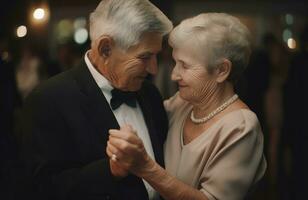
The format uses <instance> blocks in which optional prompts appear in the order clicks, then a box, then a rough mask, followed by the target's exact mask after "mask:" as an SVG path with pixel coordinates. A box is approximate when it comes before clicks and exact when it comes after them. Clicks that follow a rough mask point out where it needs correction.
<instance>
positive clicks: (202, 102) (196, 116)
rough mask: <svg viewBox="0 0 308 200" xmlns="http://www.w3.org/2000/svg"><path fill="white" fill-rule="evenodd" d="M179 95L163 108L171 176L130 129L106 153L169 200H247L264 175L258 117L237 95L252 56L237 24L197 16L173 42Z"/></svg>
mask: <svg viewBox="0 0 308 200" xmlns="http://www.w3.org/2000/svg"><path fill="white" fill-rule="evenodd" d="M169 44H170V45H171V47H172V48H173V53H172V56H173V58H174V60H175V62H176V64H175V67H174V69H173V71H172V75H171V78H172V80H173V81H176V82H177V83H178V85H179V92H178V93H177V94H176V95H175V96H173V97H172V98H170V99H169V100H167V101H166V102H165V107H166V110H167V112H168V116H169V121H170V122H169V123H170V129H169V133H168V136H167V140H166V143H165V165H166V170H165V169H163V168H162V167H161V166H159V165H158V164H157V163H155V162H154V161H153V160H152V159H151V158H150V156H149V155H148V154H147V152H146V150H145V149H144V147H143V144H142V142H141V140H140V139H139V138H138V133H136V132H135V131H134V130H133V127H131V126H129V125H128V126H124V127H122V128H121V130H110V137H109V141H108V146H107V154H108V155H109V156H110V158H111V159H112V160H113V161H114V162H115V163H116V165H117V166H119V167H120V168H121V169H122V170H123V171H122V172H123V176H125V172H126V171H129V172H131V173H133V174H135V175H137V176H139V177H142V178H143V179H144V180H145V181H147V182H148V183H150V184H151V185H152V186H153V187H154V188H155V189H156V190H157V191H158V192H159V193H160V194H161V196H162V197H163V198H164V199H166V200H170V199H176V200H188V199H189V200H192V199H196V200H197V199H200V200H201V199H202V200H206V199H222V200H238V199H243V198H245V196H246V195H247V193H248V192H249V190H250V189H251V188H252V186H253V185H254V184H255V183H256V182H257V181H258V180H260V178H261V177H262V176H263V174H264V172H265V168H266V162H265V159H264V157H263V135H262V130H261V128H260V124H259V122H258V119H257V116H256V115H255V113H253V112H252V111H251V110H250V109H249V108H248V106H247V105H246V104H245V103H244V102H243V101H241V100H240V99H239V98H238V96H237V94H235V92H234V83H235V81H236V80H237V78H238V77H239V75H240V74H241V73H242V72H243V70H244V68H245V67H246V65H247V63H248V59H249V55H250V43H249V31H248V29H247V28H246V27H245V26H244V25H243V24H242V23H241V22H240V21H239V20H238V19H236V18H235V17H232V16H230V15H228V14H223V13H208V14H200V15H198V16H196V17H193V18H190V19H186V20H184V21H183V22H182V23H181V24H180V25H178V26H177V27H175V28H174V30H173V31H172V32H171V34H170V37H169Z"/></svg>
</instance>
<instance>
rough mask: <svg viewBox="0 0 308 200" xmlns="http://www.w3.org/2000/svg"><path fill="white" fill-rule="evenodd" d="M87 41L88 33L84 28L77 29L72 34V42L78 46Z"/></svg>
mask: <svg viewBox="0 0 308 200" xmlns="http://www.w3.org/2000/svg"><path fill="white" fill-rule="evenodd" d="M87 39H88V31H87V29H85V28H80V29H78V30H77V31H76V32H75V34H74V40H75V42H77V43H78V44H83V43H85V42H86V41H87Z"/></svg>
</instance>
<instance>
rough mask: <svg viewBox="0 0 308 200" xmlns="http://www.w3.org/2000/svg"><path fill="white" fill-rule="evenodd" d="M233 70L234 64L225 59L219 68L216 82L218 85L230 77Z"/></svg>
mask: <svg viewBox="0 0 308 200" xmlns="http://www.w3.org/2000/svg"><path fill="white" fill-rule="evenodd" d="M231 69H232V63H231V62H230V60H228V59H225V58H224V59H223V60H222V63H220V64H219V65H218V67H217V69H216V70H217V71H216V72H217V78H216V81H217V82H218V83H222V82H224V81H225V80H227V78H228V77H229V75H230V73H231Z"/></svg>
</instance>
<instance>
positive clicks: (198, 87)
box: [171, 45, 217, 103]
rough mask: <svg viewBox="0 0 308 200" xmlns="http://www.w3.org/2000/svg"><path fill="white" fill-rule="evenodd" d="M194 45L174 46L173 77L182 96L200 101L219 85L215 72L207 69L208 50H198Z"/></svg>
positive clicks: (193, 101) (194, 101)
mask: <svg viewBox="0 0 308 200" xmlns="http://www.w3.org/2000/svg"><path fill="white" fill-rule="evenodd" d="M196 49H198V48H196V46H194V45H190V46H188V45H183V46H182V47H180V48H173V51H172V57H173V59H174V60H175V66H174V68H173V71H172V74H171V79H172V80H173V81H176V82H177V83H178V86H179V94H180V96H181V97H182V98H183V99H185V100H186V101H189V102H191V103H199V102H201V101H202V100H203V99H206V98H207V97H208V96H210V95H211V94H212V93H213V92H214V91H215V89H216V87H217V82H216V75H215V72H213V73H209V71H208V70H207V67H208V66H207V65H208V64H207V63H208V58H207V55H208V52H201V51H197V50H196Z"/></svg>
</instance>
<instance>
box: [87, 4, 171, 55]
mask: <svg viewBox="0 0 308 200" xmlns="http://www.w3.org/2000/svg"><path fill="white" fill-rule="evenodd" d="M172 28H173V25H172V23H171V21H170V20H169V19H168V18H167V16H165V15H164V14H163V13H162V12H161V11H160V10H159V9H158V8H157V7H156V6H154V5H153V4H152V3H151V2H149V1H148V0H102V1H101V2H100V3H99V5H98V6H97V8H96V9H95V11H94V12H92V13H91V14H90V38H91V40H92V41H94V40H96V39H97V38H99V37H100V36H102V35H108V36H110V37H112V38H113V40H114V41H115V42H116V44H117V45H118V46H119V47H120V48H122V49H123V50H127V49H128V48H129V47H131V46H133V45H136V44H138V43H139V41H140V38H141V36H142V35H143V34H144V33H147V32H157V33H158V34H161V35H162V36H164V35H166V34H168V33H169V32H170V31H171V30H172Z"/></svg>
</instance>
